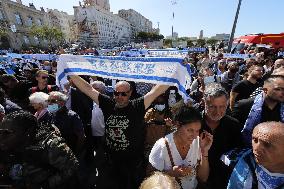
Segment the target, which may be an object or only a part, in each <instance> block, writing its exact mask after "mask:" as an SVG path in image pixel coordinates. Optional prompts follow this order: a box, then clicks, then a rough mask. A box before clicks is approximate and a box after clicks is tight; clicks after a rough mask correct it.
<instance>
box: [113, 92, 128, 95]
mask: <svg viewBox="0 0 284 189" xmlns="http://www.w3.org/2000/svg"><path fill="white" fill-rule="evenodd" d="M127 93H129V91H127V92H117V91H114V92H113V94H114V96H119V95H121V96H127Z"/></svg>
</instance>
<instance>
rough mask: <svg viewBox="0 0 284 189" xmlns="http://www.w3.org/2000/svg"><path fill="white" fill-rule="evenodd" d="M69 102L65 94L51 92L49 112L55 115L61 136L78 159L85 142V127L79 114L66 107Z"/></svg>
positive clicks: (54, 119) (55, 121) (55, 122)
mask: <svg viewBox="0 0 284 189" xmlns="http://www.w3.org/2000/svg"><path fill="white" fill-rule="evenodd" d="M67 100H68V97H67V96H66V95H65V94H63V93H61V92H58V91H53V92H51V93H50V94H49V97H48V103H49V105H48V110H49V112H51V113H52V114H53V122H54V124H55V126H56V127H58V129H59V131H60V133H61V136H62V137H63V138H64V139H65V140H66V143H67V145H68V146H69V147H70V148H71V150H72V151H73V152H74V154H75V155H76V156H77V157H78V156H79V154H80V152H81V151H82V147H83V144H84V141H85V133H84V127H83V124H82V121H81V119H80V117H79V116H78V114H77V113H75V112H73V111H72V110H68V109H67V107H66V106H65V105H66V101H67Z"/></svg>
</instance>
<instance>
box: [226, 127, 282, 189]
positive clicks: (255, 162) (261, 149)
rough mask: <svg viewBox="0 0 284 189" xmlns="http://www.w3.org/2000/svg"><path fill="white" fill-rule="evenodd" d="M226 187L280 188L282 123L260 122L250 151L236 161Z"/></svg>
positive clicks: (242, 188) (239, 188) (249, 188)
mask: <svg viewBox="0 0 284 189" xmlns="http://www.w3.org/2000/svg"><path fill="white" fill-rule="evenodd" d="M227 188H228V189H251V188H259V189H264V188H265V189H281V188H284V123H282V122H264V123H261V124H259V125H257V126H256V127H255V128H254V130H253V135H252V150H248V151H247V152H245V153H244V154H243V156H242V157H241V158H240V160H239V161H238V163H237V165H236V166H235V168H234V170H233V173H232V175H231V178H230V181H229V184H228V187H227Z"/></svg>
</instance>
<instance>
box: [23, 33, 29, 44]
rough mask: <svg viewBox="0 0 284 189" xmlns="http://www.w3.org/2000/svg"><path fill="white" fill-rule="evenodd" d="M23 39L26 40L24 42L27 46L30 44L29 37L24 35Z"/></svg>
mask: <svg viewBox="0 0 284 189" xmlns="http://www.w3.org/2000/svg"><path fill="white" fill-rule="evenodd" d="M23 38H24V42H25V43H26V44H29V43H30V40H29V38H28V36H26V35H24V37H23Z"/></svg>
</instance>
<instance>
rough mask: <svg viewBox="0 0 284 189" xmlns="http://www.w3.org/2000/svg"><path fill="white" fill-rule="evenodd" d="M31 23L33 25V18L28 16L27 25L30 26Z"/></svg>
mask: <svg viewBox="0 0 284 189" xmlns="http://www.w3.org/2000/svg"><path fill="white" fill-rule="evenodd" d="M32 25H33V18H32V17H30V16H29V17H28V18H27V26H32Z"/></svg>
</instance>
